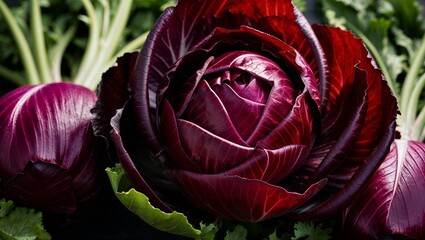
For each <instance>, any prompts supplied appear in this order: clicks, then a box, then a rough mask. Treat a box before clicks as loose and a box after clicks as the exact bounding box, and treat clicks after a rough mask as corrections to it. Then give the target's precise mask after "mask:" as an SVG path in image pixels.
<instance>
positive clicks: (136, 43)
mask: <svg viewBox="0 0 425 240" xmlns="http://www.w3.org/2000/svg"><path fill="white" fill-rule="evenodd" d="M148 34H149V31H147V32H145V33H143V34H142V35H140V36H138V37H137V38H135V39H133V40H132V41H131V42H129V43H127V44H126V45H125V46H124V47H123V48H121V49H120V51H119V52H118V53H116V54H115V55H114V57H112V61H113V62H115V60H116V59H117V58H118V57H120V56H122V55H124V53H126V52H132V51H135V50H138V49H140V48H141V47H142V46H143V44H144V43H145V41H146V38H147V36H148ZM112 64H113V63H112ZM112 64H109V65H112Z"/></svg>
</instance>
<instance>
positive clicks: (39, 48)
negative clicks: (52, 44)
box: [30, 0, 52, 83]
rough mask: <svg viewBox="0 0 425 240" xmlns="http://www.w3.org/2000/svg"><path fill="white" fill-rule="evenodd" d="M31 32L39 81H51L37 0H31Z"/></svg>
mask: <svg viewBox="0 0 425 240" xmlns="http://www.w3.org/2000/svg"><path fill="white" fill-rule="evenodd" d="M30 4H31V8H30V9H31V14H30V17H31V21H30V24H31V33H32V37H33V41H34V47H33V49H34V51H35V59H36V64H37V67H38V72H39V73H40V77H41V82H46V83H49V82H51V81H52V79H51V76H50V74H49V73H50V72H49V69H50V64H49V61H48V60H47V53H46V45H45V42H44V32H43V22H42V21H41V12H40V3H39V1H38V0H31V1H30Z"/></svg>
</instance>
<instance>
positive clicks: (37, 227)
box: [0, 200, 51, 240]
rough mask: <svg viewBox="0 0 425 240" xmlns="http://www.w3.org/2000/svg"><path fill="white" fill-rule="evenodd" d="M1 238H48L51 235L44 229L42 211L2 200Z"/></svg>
mask: <svg viewBox="0 0 425 240" xmlns="http://www.w3.org/2000/svg"><path fill="white" fill-rule="evenodd" d="M0 239H5V240H48V239H51V236H50V235H49V234H48V233H47V232H46V231H45V230H44V227H43V224H42V213H41V212H36V211H35V210H34V209H28V208H22V207H14V205H13V202H12V201H5V200H0Z"/></svg>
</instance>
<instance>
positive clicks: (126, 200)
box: [106, 164, 201, 238]
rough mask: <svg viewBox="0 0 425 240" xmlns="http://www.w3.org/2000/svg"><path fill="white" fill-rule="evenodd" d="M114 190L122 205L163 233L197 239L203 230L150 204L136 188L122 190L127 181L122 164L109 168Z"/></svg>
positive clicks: (176, 215) (182, 215)
mask: <svg viewBox="0 0 425 240" xmlns="http://www.w3.org/2000/svg"><path fill="white" fill-rule="evenodd" d="M106 172H107V173H108V176H109V180H110V182H111V185H112V189H113V191H114V192H115V195H116V196H117V198H118V199H119V200H120V201H121V203H122V204H123V205H124V206H126V207H127V208H128V209H129V210H130V211H132V212H133V213H135V214H136V215H137V216H139V217H140V218H141V219H143V221H145V222H146V223H148V224H149V225H151V226H153V227H154V228H156V229H158V230H161V231H163V232H168V233H171V234H176V235H181V236H185V237H191V238H196V237H199V235H200V234H201V230H198V229H195V228H194V227H193V226H192V225H191V224H190V223H189V221H188V219H187V217H186V216H185V215H184V214H182V213H179V212H175V211H174V212H172V213H165V212H163V211H161V210H160V209H158V208H155V207H154V206H152V205H151V204H150V203H149V199H148V198H147V197H146V196H145V195H144V194H143V193H140V192H137V191H136V190H135V189H134V188H131V189H130V190H128V191H127V189H126V190H122V189H121V188H122V183H123V182H125V181H126V178H125V175H124V170H123V168H122V166H121V165H120V164H116V165H115V167H114V168H107V169H106Z"/></svg>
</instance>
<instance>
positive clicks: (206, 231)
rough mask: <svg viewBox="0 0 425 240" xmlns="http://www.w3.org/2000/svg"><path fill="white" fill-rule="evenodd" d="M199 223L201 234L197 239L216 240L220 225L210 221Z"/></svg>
mask: <svg viewBox="0 0 425 240" xmlns="http://www.w3.org/2000/svg"><path fill="white" fill-rule="evenodd" d="M199 225H200V226H201V234H200V235H199V237H198V238H197V239H199V240H214V239H215V235H216V234H217V232H218V227H217V226H216V225H215V224H213V223H210V224H208V225H206V224H204V223H202V222H201V223H200V224H199Z"/></svg>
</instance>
